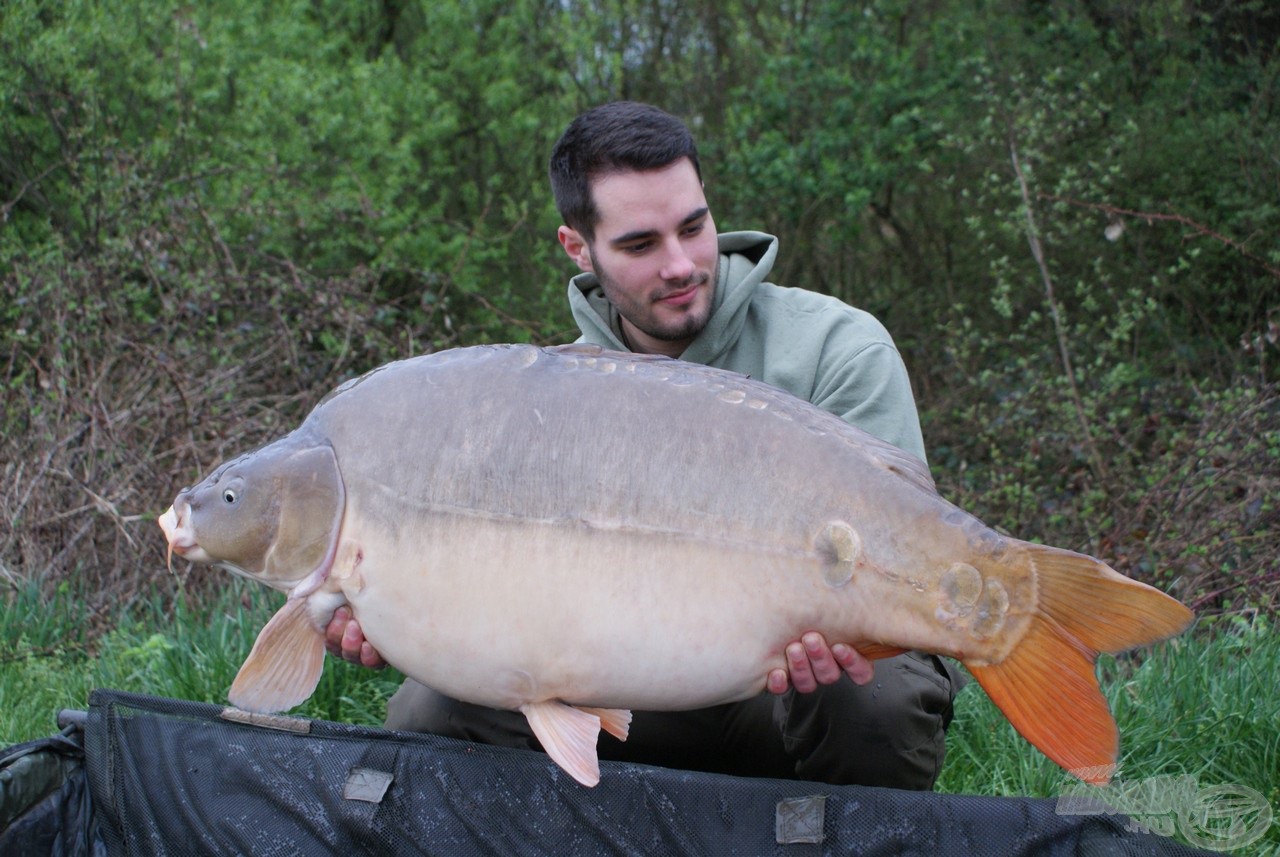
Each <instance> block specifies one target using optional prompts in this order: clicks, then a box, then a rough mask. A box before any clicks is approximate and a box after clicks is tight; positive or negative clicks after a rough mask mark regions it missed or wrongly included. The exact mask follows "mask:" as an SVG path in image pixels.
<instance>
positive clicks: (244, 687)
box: [227, 598, 324, 714]
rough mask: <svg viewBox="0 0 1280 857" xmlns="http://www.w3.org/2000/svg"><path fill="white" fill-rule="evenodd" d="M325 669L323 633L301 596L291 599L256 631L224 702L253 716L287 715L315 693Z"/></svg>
mask: <svg viewBox="0 0 1280 857" xmlns="http://www.w3.org/2000/svg"><path fill="white" fill-rule="evenodd" d="M323 670H324V634H323V633H322V632H321V631H320V629H319V628H317V627H316V626H315V624H314V623H313V622H312V621H311V617H310V616H309V615H308V613H307V604H306V599H305V598H290V599H289V600H288V601H286V602H285V604H284V606H283V607H281V608H280V609H279V610H278V611H277V612H276V615H274V616H272V617H271V621H269V622H268V623H267V624H266V626H264V627H263V629H262V630H261V631H260V632H258V639H257V640H256V641H254V644H253V650H252V651H250V652H249V657H248V658H246V659H245V662H244V664H243V665H242V666H241V667H240V672H239V673H237V674H236V679H235V681H234V682H232V684H231V690H230V691H229V692H228V694H227V698H228V699H230V700H231V704H232V705H234V706H236V707H237V708H241V709H244V710H245V711H252V712H254V713H255V714H275V713H277V712H281V711H288V710H289V709H290V708H293V707H294V706H295V705H299V704H300V703H302V702H305V701H306V700H307V698H308V697H310V696H311V694H312V693H314V692H315V689H316V685H317V684H319V683H320V674H321V672H323Z"/></svg>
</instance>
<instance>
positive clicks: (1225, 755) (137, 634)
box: [0, 581, 1280, 854]
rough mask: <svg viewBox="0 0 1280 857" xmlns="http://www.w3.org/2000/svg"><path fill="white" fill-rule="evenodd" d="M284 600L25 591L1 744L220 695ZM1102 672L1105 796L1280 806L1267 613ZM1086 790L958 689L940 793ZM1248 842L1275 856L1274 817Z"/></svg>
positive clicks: (334, 702)
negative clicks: (128, 700) (97, 620)
mask: <svg viewBox="0 0 1280 857" xmlns="http://www.w3.org/2000/svg"><path fill="white" fill-rule="evenodd" d="M280 603H281V596H280V595H278V594H277V593H274V592H271V591H269V590H267V589H265V588H263V587H261V586H258V585H253V584H249V583H246V582H242V581H232V582H230V583H229V584H228V586H227V588H226V589H225V590H224V592H223V594H222V596H221V597H220V598H219V599H218V600H217V602H216V603H214V604H212V605H206V606H202V607H201V608H200V609H199V610H198V611H197V610H195V609H193V608H192V607H190V606H189V605H187V604H186V603H185V602H183V601H182V600H179V601H178V602H177V603H176V605H175V606H174V608H173V610H172V611H171V613H170V614H165V613H164V612H162V611H161V610H160V609H158V608H142V609H135V610H134V611H131V612H128V613H124V614H122V615H121V616H120V617H119V619H118V624H117V626H116V627H115V628H114V629H112V630H110V631H109V632H107V633H106V634H103V635H100V636H98V637H97V638H96V639H94V640H92V641H89V640H88V639H87V638H86V633H85V631H84V628H85V627H86V616H85V615H84V614H85V608H84V606H83V603H82V602H81V601H80V600H79V599H77V598H76V597H75V596H74V594H72V593H68V592H63V593H60V594H59V595H58V596H56V597H54V598H52V599H42V598H41V597H40V596H39V595H37V594H35V593H34V592H21V593H17V594H16V595H14V596H12V597H11V598H10V599H9V601H8V602H7V603H6V605H5V607H4V610H3V612H2V613H0V639H3V640H6V641H14V643H13V645H6V646H5V648H4V649H3V650H0V746H7V745H8V744H12V743H17V742H19V741H24V740H27V739H30V738H35V737H41V736H44V735H48V734H51V733H53V732H54V731H56V727H55V722H54V721H55V717H56V715H57V712H58V711H59V710H60V709H62V708H84V707H85V706H86V705H87V703H88V698H89V692H90V690H92V689H93V688H95V687H111V688H117V689H120V690H128V691H133V692H138V693H148V694H154V695H157V696H167V697H175V698H180V699H192V700H198V701H204V702H213V703H222V702H224V701H225V699H226V697H225V694H226V689H227V688H228V687H229V686H230V684H231V681H232V679H233V678H234V676H235V673H236V671H237V670H238V669H239V667H240V663H241V661H242V660H243V658H244V657H245V656H246V655H247V654H248V652H249V649H250V648H251V647H252V644H253V640H254V638H255V637H256V635H257V633H258V631H259V629H260V628H261V627H262V626H263V625H264V624H265V623H266V621H267V619H268V618H269V617H270V616H271V614H272V612H273V611H274V610H275V609H276V608H277V607H278V606H279V604H280ZM1206 625H1207V627H1206ZM1099 669H1100V675H1101V678H1102V684H1103V688H1104V690H1105V691H1106V694H1107V697H1108V700H1109V701H1110V704H1111V707H1112V710H1113V711H1114V712H1115V715H1116V720H1117V722H1118V723H1119V725H1120V734H1121V762H1120V768H1119V772H1118V775H1117V778H1116V783H1117V785H1116V786H1112V787H1108V788H1109V789H1111V790H1112V791H1111V794H1115V793H1116V792H1115V789H1117V788H1121V789H1125V790H1126V791H1125V793H1126V794H1132V793H1133V791H1132V789H1134V788H1141V787H1143V784H1144V783H1146V784H1154V785H1155V786H1157V787H1163V785H1164V784H1167V783H1168V782H1172V781H1173V780H1172V779H1168V778H1188V777H1189V778H1191V780H1193V781H1194V784H1193V785H1194V787H1195V788H1199V789H1208V788H1212V787H1222V786H1229V785H1241V786H1245V787H1247V788H1249V789H1253V790H1254V791H1256V792H1259V793H1261V794H1262V795H1263V796H1264V797H1265V799H1266V800H1267V801H1268V803H1269V804H1270V806H1271V807H1272V809H1273V811H1275V812H1277V813H1280V693H1278V692H1277V686H1276V685H1277V680H1278V678H1280V629H1278V628H1277V627H1276V626H1275V625H1274V624H1273V623H1272V622H1270V621H1267V620H1265V619H1262V618H1255V619H1253V620H1252V621H1246V620H1245V619H1243V618H1240V617H1234V618H1231V619H1224V620H1218V621H1216V622H1211V623H1201V627H1199V628H1197V629H1196V631H1195V632H1194V634H1192V635H1188V636H1185V637H1182V638H1179V639H1177V640H1173V641H1171V642H1168V643H1165V644H1162V645H1160V646H1157V647H1155V648H1153V649H1150V650H1146V651H1143V652H1140V653H1138V654H1137V655H1136V656H1130V657H1122V658H1110V657H1104V658H1103V659H1102V661H1101V663H1100V666H1099ZM400 680H401V677H400V675H399V674H398V673H396V672H395V671H394V670H382V671H375V670H367V669H362V668H360V667H354V666H351V665H348V664H345V663H342V662H340V661H336V660H335V659H332V658H330V659H329V660H328V662H327V663H326V665H325V671H324V677H323V678H322V679H321V682H320V686H319V688H317V690H316V693H315V695H314V696H313V697H312V698H311V699H310V700H308V701H307V703H306V704H305V705H304V706H303V707H301V708H300V709H298V710H297V713H298V714H301V715H303V716H308V717H317V718H323V719H326V720H337V721H342V722H348V723H359V724H364V725H371V726H377V725H380V724H381V722H382V718H383V714H384V709H385V704H386V700H387V698H388V697H389V696H390V695H391V694H392V693H393V692H394V691H395V689H396V687H398V685H399V682H400ZM1180 782H1187V780H1185V779H1183V780H1180ZM1082 788H1083V787H1082V786H1080V785H1079V784H1078V783H1076V782H1075V781H1074V780H1072V779H1070V778H1069V777H1067V775H1065V774H1064V773H1063V772H1062V771H1061V770H1060V769H1059V768H1058V767H1056V766H1055V765H1054V764H1053V763H1051V762H1049V761H1048V760H1047V759H1045V758H1044V757H1043V756H1042V755H1040V754H1039V753H1038V752H1036V751H1035V750H1034V749H1032V748H1031V747H1030V746H1029V745H1028V744H1027V743H1026V742H1025V741H1023V740H1022V739H1021V738H1020V737H1019V736H1018V735H1017V734H1016V733H1015V732H1014V731H1013V728H1012V727H1011V726H1010V725H1009V722H1008V721H1007V720H1005V718H1004V716H1003V715H1001V714H1000V712H999V711H998V710H997V709H996V708H995V706H994V705H992V703H991V701H990V700H989V699H988V698H987V696H986V695H985V694H984V693H983V692H982V691H981V689H980V688H979V687H978V686H977V683H976V682H974V683H971V684H970V686H969V687H968V688H967V689H966V690H965V691H964V692H963V693H962V694H961V695H960V697H959V699H958V700H957V703H956V720H955V722H954V723H953V725H952V727H951V732H950V735H949V738H948V755H947V762H946V765H945V767H944V769H943V772H942V777H941V780H940V782H939V790H940V791H945V792H952V793H963V794H983V795H1010V796H1011V795H1031V796H1042V797H1054V796H1060V795H1064V794H1079V793H1080V792H1081V789H1082ZM1130 806H1133V805H1132V804H1131V805H1130ZM1240 853H1244V852H1240ZM1247 853H1255V854H1256V853H1260V854H1280V818H1277V819H1276V821H1274V822H1273V823H1272V825H1271V828H1270V830H1269V831H1268V833H1267V835H1266V837H1265V838H1264V839H1263V840H1262V841H1261V842H1257V843H1254V845H1253V846H1251V848H1250V849H1249V850H1248V852H1247Z"/></svg>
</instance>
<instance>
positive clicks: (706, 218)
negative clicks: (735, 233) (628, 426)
mask: <svg viewBox="0 0 1280 857" xmlns="http://www.w3.org/2000/svg"><path fill="white" fill-rule="evenodd" d="M591 194H592V197H593V198H594V200H595V203H596V208H597V209H598V210H599V212H600V222H599V223H598V224H597V225H596V234H595V240H594V241H593V242H591V244H587V243H586V242H585V240H584V239H583V238H582V236H581V235H579V233H578V232H577V231H576V230H573V229H570V228H569V227H567V226H561V227H560V243H561V244H562V245H564V248H565V251H566V252H567V253H568V254H569V256H570V257H571V258H572V259H573V260H574V261H575V262H576V263H577V264H578V267H580V268H582V270H584V271H590V272H593V273H594V274H595V275H596V277H597V278H598V279H599V280H600V285H601V287H602V288H603V289H604V294H605V297H606V298H608V299H609V302H610V303H612V304H613V305H614V306H615V307H617V309H618V314H619V315H621V316H622V327H623V330H624V332H625V333H626V335H627V340H628V342H629V343H630V345H631V348H632V350H634V351H639V352H648V353H654V354H667V355H669V356H671V357H678V356H679V355H680V354H681V353H682V352H683V351H684V349H685V348H686V347H687V346H688V345H689V343H690V342H691V341H693V338H694V337H695V336H697V334H698V332H699V331H701V330H702V328H703V327H705V326H706V324H707V319H708V318H710V316H711V297H712V294H713V292H714V291H715V283H716V265H717V263H718V261H719V258H720V255H719V250H718V248H717V243H716V228H715V222H714V221H713V220H712V219H711V212H710V210H709V209H708V208H707V199H706V197H705V196H704V195H703V192H702V184H701V183H700V182H699V181H698V174H697V171H696V170H694V168H693V164H692V163H691V162H690V161H689V160H688V159H687V158H681V159H680V160H678V161H676V162H675V163H673V164H671V165H669V166H666V167H663V168H662V169H658V170H646V171H644V172H635V171H627V172H621V173H613V174H610V175H606V176H602V177H600V178H598V179H596V180H594V181H593V182H591Z"/></svg>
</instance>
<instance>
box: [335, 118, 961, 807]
mask: <svg viewBox="0 0 1280 857" xmlns="http://www.w3.org/2000/svg"><path fill="white" fill-rule="evenodd" d="M550 174H551V185H552V190H553V192H554V194H555V198H556V205H557V208H558V209H559V210H560V214H561V216H562V217H563V219H564V225H563V226H561V227H560V229H559V232H558V237H559V240H560V243H561V245H562V246H563V247H564V250H565V252H566V253H567V254H568V255H569V257H570V258H571V259H572V260H573V261H574V263H575V264H577V265H578V267H579V268H580V269H581V270H582V271H583V273H582V274H580V275H578V276H577V277H575V278H574V279H573V280H572V282H571V283H570V285H569V303H570V307H571V308H572V310H573V314H574V318H575V320H576V321H577V322H578V325H579V327H580V328H581V330H582V336H581V337H580V339H579V341H583V342H592V343H595V344H598V345H602V346H604V347H607V348H613V349H619V350H630V351H634V352H642V353H652V354H665V355H667V356H670V357H678V358H680V359H682V360H689V361H692V362H698V363H706V364H708V365H711V366H716V367H720V368H724V369H730V370H733V371H736V372H740V373H743V374H746V375H750V376H752V377H754V378H757V379H759V380H762V381H765V382H767V383H770V384H773V385H774V386H777V387H781V388H783V389H785V390H788V391H790V392H791V393H793V394H794V395H797V396H800V397H801V398H805V399H807V400H808V401H810V402H812V403H814V404H816V405H818V406H820V407H822V408H825V409H827V410H829V411H831V412H833V413H835V414H836V415H837V416H840V417H841V418H843V419H845V420H847V421H848V422H850V423H853V424H855V425H858V426H860V427H861V428H863V429H865V430H866V431H869V432H871V433H872V434H874V435H877V436H878V437H880V438H882V439H883V440H886V441H889V442H890V443H893V444H896V445H897V446H899V447H901V448H902V449H904V450H906V451H908V452H910V453H912V454H914V455H916V456H918V457H919V458H920V459H921V460H923V459H924V442H923V440H922V438H921V433H920V426H919V421H918V418H917V416H916V409H915V402H914V400H913V398H912V395H911V387H910V384H909V382H908V380H907V375H906V369H905V367H904V366H903V363H902V359H901V357H900V356H899V355H898V352H897V350H896V348H895V347H894V345H893V341H892V339H891V338H890V337H889V334H888V333H887V332H886V331H885V330H884V328H883V327H882V326H881V325H880V323H879V322H877V321H876V320H875V319H874V318H872V317H871V316H870V315H868V314H867V313H864V312H862V311H860V310H856V309H854V308H852V307H849V306H848V305H846V304H843V303H841V302H840V301H837V300H835V299H834V298H830V297H826V296H823V295H818V294H815V293H813V292H807V291H803V290H800V289H785V288H780V287H778V286H775V285H772V284H770V283H768V282H766V281H765V278H766V277H767V275H768V274H769V271H770V269H771V268H772V265H773V260H774V258H775V256H776V254H777V249H778V248H777V244H778V242H777V239H775V238H773V237H771V236H768V235H764V234H762V233H753V232H735V233H726V234H724V235H717V233H716V229H715V221H714V220H713V218H712V216H711V211H710V208H709V206H708V205H707V201H706V197H705V195H704V193H703V187H702V180H701V168H700V165H699V161H698V154H697V148H696V146H695V145H694V141H693V138H692V136H691V135H690V134H689V131H688V129H687V128H686V127H685V125H684V124H683V123H682V122H680V121H679V120H678V119H676V118H675V117H673V116H670V115H669V114H667V113H665V112H663V111H661V110H658V109H657V108H655V107H651V106H648V105H644V104H637V103H633V102H615V103H611V104H606V105H603V106H601V107H598V108H595V109H594V110H590V111H588V112H587V113H584V114H583V115H581V116H579V117H578V118H577V119H575V120H574V121H573V122H572V123H571V124H570V125H569V127H568V128H567V129H566V130H565V132H564V134H563V135H562V136H561V138H560V140H559V142H558V143H557V144H556V146H555V149H554V150H553V152H552V155H551V165H550ZM327 636H328V641H329V649H330V651H331V652H332V653H334V654H338V655H341V656H343V657H345V658H346V659H347V660H351V661H354V662H358V663H364V664H366V665H377V664H378V663H380V658H379V657H378V655H377V653H376V652H374V651H373V650H372V649H371V648H370V647H369V646H368V644H367V643H365V642H364V641H363V638H362V636H361V634H360V632H359V626H358V625H357V623H355V622H354V621H353V620H351V619H350V612H349V610H347V609H346V608H343V609H342V610H340V611H338V613H337V614H335V617H334V620H333V622H332V623H331V624H330V626H329V630H328V635H327ZM787 663H788V668H789V670H790V673H789V674H788V673H787V672H785V671H782V670H777V671H775V672H774V673H773V674H772V675H770V676H769V677H768V688H769V691H770V693H765V694H762V695H761V696H759V697H757V698H755V699H750V700H746V701H744V702H739V703H732V704H729V705H721V706H716V707H714V708H711V709H703V710H699V711H691V712H635V713H634V717H633V720H632V723H631V731H630V738H629V739H628V740H627V742H626V743H621V742H618V741H616V740H615V739H613V738H610V737H609V736H607V735H604V734H602V735H601V738H600V747H599V752H600V757H601V758H605V759H619V760H626V761H634V762H642V763H647V764H657V765H663V766H667V767H675V768H684V769H693V770H705V771H716V772H724V773H734V774H740V775H748V776H769V777H780V778H800V779H812V780H818V781H822V782H828V783H833V784H845V783H858V784H864V785H877V786H891V787H897V788H912V789H929V788H932V787H933V784H934V782H935V780H936V779H937V775H938V772H939V770H940V768H941V765H942V759H943V756H944V753H945V745H944V739H945V731H946V727H947V725H948V724H949V722H950V720H951V711H952V701H953V700H954V698H955V693H956V690H958V688H959V684H960V681H959V677H958V675H957V674H956V673H955V671H954V670H953V669H952V668H951V667H950V666H949V665H947V664H946V663H945V662H943V661H942V660H941V659H939V658H937V657H934V656H932V655H920V654H915V653H912V654H906V655H900V656H898V657H896V658H890V659H887V660H884V661H881V662H880V663H879V664H878V665H877V666H876V667H875V671H874V681H872V668H871V665H870V664H869V663H868V662H867V661H866V660H864V659H863V658H862V657H861V656H860V655H858V654H857V652H856V651H854V650H853V649H852V648H850V647H849V646H847V645H841V644H837V645H835V646H831V647H828V645H827V642H826V641H825V640H823V639H822V637H821V636H820V635H818V634H815V633H810V634H805V635H804V636H803V638H802V640H799V641H796V642H793V643H792V644H790V645H789V646H788V647H787ZM846 674H847V675H849V677H850V678H851V679H853V680H852V681H839V679H840V678H841V677H842V676H843V675H846ZM387 726H388V727H389V728H395V729H413V730H416V731H426V732H433V733H436V734H444V735H451V736H453V737H457V738H463V739H467V740H473V741H482V742H485V743H494V744H502V745H506V746H522V747H534V746H537V745H536V742H535V741H534V739H533V737H532V735H531V733H530V731H529V729H528V726H527V725H526V723H525V719H524V717H523V715H521V714H519V713H518V712H507V711H495V710H492V709H486V708H482V707H480V706H475V705H470V704H468V703H463V702H459V701H457V700H452V699H449V698H447V697H444V696H442V695H441V694H438V693H436V692H434V691H432V690H429V689H428V688H425V687H423V686H422V685H419V684H417V683H416V682H413V681H406V682H405V684H404V686H403V687H402V688H401V689H400V691H398V692H397V693H396V695H395V696H394V697H393V698H392V699H391V701H390V702H389V703H388V705H387Z"/></svg>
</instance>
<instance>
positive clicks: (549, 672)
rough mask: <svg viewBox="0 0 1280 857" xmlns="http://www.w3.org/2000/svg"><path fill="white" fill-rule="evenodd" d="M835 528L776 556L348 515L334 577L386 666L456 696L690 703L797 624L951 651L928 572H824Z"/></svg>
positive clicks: (721, 688)
mask: <svg viewBox="0 0 1280 857" xmlns="http://www.w3.org/2000/svg"><path fill="white" fill-rule="evenodd" d="M846 528H847V525H843V524H841V525H838V526H837V527H835V528H834V530H833V528H831V527H825V528H822V527H816V528H815V539H814V545H813V549H810V550H796V551H791V552H786V551H780V550H778V549H776V548H775V549H773V550H769V549H766V548H764V547H762V546H760V545H743V544H733V543H720V542H715V541H712V540H705V539H698V538H691V537H688V536H684V537H680V536H672V535H665V534H656V533H652V532H640V531H636V530H628V529H625V528H620V527H619V528H598V527H590V526H586V525H583V524H581V523H571V522H531V521H519V520H512V519H493V518H486V517H481V516H467V515H432V516H425V517H424V518H423V519H422V520H421V521H419V522H417V523H416V524H415V525H414V526H412V527H403V528H402V529H401V531H400V532H399V533H398V534H394V533H392V532H391V531H390V530H389V529H388V528H385V527H379V526H377V525H373V524H371V523H370V522H361V521H358V519H357V520H352V519H349V523H348V525H345V526H344V528H343V529H344V534H345V535H344V546H343V549H342V550H341V551H340V555H342V556H346V557H354V556H357V555H358V556H359V557H360V563H359V565H358V567H356V568H355V569H354V571H347V570H345V569H343V568H335V570H334V578H335V583H336V582H338V581H343V583H342V586H343V588H344V591H345V592H346V595H347V598H348V600H349V601H350V603H351V604H352V607H353V610H354V611H355V613H356V616H357V618H358V619H359V620H360V623H361V627H362V628H363V630H364V633H365V635H366V637H367V638H368V640H369V641H370V642H371V643H372V644H373V645H374V647H375V648H377V649H378V651H379V652H381V653H382V655H383V657H385V658H386V659H387V661H388V662H389V663H391V664H393V665H395V666H396V667H397V668H398V669H400V670H401V671H402V672H405V673H406V674H407V675H410V676H412V677H413V678H415V679H417V680H418V681H420V682H422V683H423V684H426V685H428V686H430V687H433V688H435V689H437V690H439V691H441V692H443V693H446V694H448V695H450V696H453V697H456V698H459V699H464V700H466V701H469V702H475V703H479V704H483V705H489V706H493V707H498V708H517V707H519V706H520V705H522V704H525V703H527V702H538V701H542V700H546V699H558V700H562V701H566V702H570V703H573V704H576V705H590V706H606V707H615V708H634V709H638V710H678V709H688V708H700V707H705V706H708V705H713V704H718V703H723V702H729V701H733V700H737V699H744V698H747V697H749V696H752V695H754V694H757V693H759V692H761V691H762V690H763V689H764V683H765V679H766V677H767V675H768V672H769V670H771V669H774V668H778V667H782V666H783V665H784V660H783V647H784V646H785V645H786V644H787V643H788V642H790V641H791V640H795V639H797V638H798V637H799V636H800V635H801V634H802V633H804V632H805V631H808V630H819V631H822V632H823V633H824V634H826V635H827V637H828V639H829V640H831V641H832V642H857V641H860V640H866V639H875V640H880V641H882V642H885V643H889V644H894V645H902V646H904V647H907V648H916V647H918V646H920V645H921V644H923V643H930V644H932V645H930V646H929V648H930V650H932V651H943V652H946V651H949V650H951V649H954V648H957V646H956V641H955V640H952V639H950V637H949V636H948V635H949V634H950V632H949V631H948V630H947V629H946V628H944V627H941V626H940V625H939V622H938V620H937V614H938V610H937V605H938V603H939V593H938V586H937V575H934V576H933V580H931V581H929V582H927V583H926V584H925V585H923V586H922V580H923V578H922V577H913V576H911V575H903V574H900V573H897V572H892V571H888V572H887V571H886V570H885V569H883V568H879V567H877V566H875V565H874V564H873V563H869V562H865V561H860V562H846V563H843V564H842V563H840V562H838V561H837V562H833V561H832V560H833V553H835V552H836V551H838V550H839V549H840V546H839V544H835V545H834V546H833V544H832V536H833V533H834V537H835V538H834V540H835V542H837V543H838V542H840V540H841V538H842V533H843V532H844V530H845V529H846ZM848 529H849V530H850V531H851V528H848ZM357 545H358V550H357V548H356V546H357ZM836 559H838V557H837V558H836ZM847 559H854V558H853V557H847ZM857 559H861V556H859V557H858V558H857ZM886 637H890V638H891V639H885V638H886Z"/></svg>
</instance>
